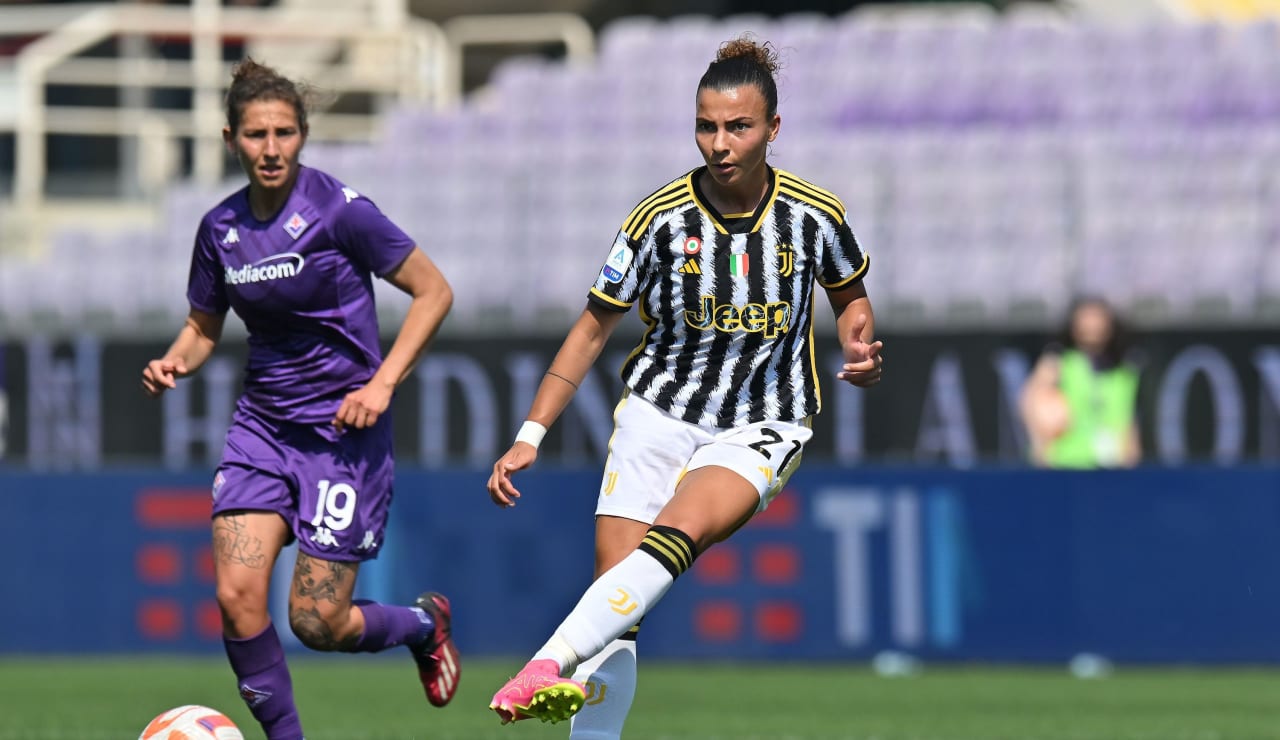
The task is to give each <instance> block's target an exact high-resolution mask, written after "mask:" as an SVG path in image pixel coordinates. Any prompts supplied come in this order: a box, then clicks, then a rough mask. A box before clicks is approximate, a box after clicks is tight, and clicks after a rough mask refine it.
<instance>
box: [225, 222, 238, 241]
mask: <svg viewBox="0 0 1280 740" xmlns="http://www.w3.org/2000/svg"><path fill="white" fill-rule="evenodd" d="M222 243H223V244H239V243H240V234H239V233H238V232H237V231H236V227H234V226H232V227H231V228H230V229H227V235H226V236H224V237H222Z"/></svg>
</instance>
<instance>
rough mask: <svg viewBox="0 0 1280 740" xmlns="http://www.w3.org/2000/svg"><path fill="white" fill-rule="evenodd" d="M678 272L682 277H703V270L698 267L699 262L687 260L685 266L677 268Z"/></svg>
mask: <svg viewBox="0 0 1280 740" xmlns="http://www.w3.org/2000/svg"><path fill="white" fill-rule="evenodd" d="M676 272H678V273H680V274H681V275H701V274H702V268H701V267H698V261H697V260H685V261H684V264H683V265H680V266H679V267H677V268H676Z"/></svg>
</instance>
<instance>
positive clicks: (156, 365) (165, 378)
mask: <svg viewBox="0 0 1280 740" xmlns="http://www.w3.org/2000/svg"><path fill="white" fill-rule="evenodd" d="M186 374H187V364H186V363H185V362H183V361H182V360H180V359H178V360H168V359H161V360H152V361H151V362H148V363H147V366H146V367H144V368H143V369H142V390H144V391H146V392H147V395H149V396H151V397H152V398H155V397H157V396H159V395H160V394H161V393H164V392H165V391H167V390H169V389H170V388H177V387H178V378H181V377H182V376H184V375H186Z"/></svg>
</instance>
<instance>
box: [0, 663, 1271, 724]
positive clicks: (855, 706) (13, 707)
mask: <svg viewBox="0 0 1280 740" xmlns="http://www.w3.org/2000/svg"><path fill="white" fill-rule="evenodd" d="M391 657H392V656H378V657H369V656H339V657H334V658H329V657H315V658H312V657H309V656H298V657H295V658H294V659H293V660H292V665H293V675H294V686H295V691H296V695H297V699H298V706H299V709H300V711H301V712H302V717H303V721H304V726H305V728H306V730H307V736H308V738H309V739H310V740H375V739H383V738H385V739H387V740H391V739H393V738H394V739H396V740H410V739H423V740H425V739H426V738H441V739H444V738H454V739H457V740H483V739H484V738H502V739H505V740H538V739H541V738H564V737H567V734H568V731H567V730H568V725H567V723H566V724H561V725H557V726H553V725H541V724H539V723H537V722H536V721H529V722H520V723H518V724H514V725H508V726H506V727H503V726H500V725H499V723H498V720H497V718H496V716H495V715H493V713H492V712H490V711H489V710H488V709H487V705H488V702H489V698H490V696H492V693H493V691H495V690H496V689H497V688H498V686H500V685H501V684H502V682H503V681H504V680H505V679H506V678H507V676H508V675H509V674H510V673H513V672H514V671H515V670H516V669H517V668H518V667H519V662H520V661H519V659H515V658H513V659H511V660H505V661H493V660H484V661H481V660H472V661H467V662H464V668H463V670H464V672H463V677H462V685H461V688H460V690H459V692H458V696H457V697H456V698H455V699H454V701H453V703H452V704H451V705H450V706H448V707H446V708H444V709H436V708H434V707H431V706H429V705H428V704H427V703H426V700H425V699H424V698H423V697H422V693H421V689H420V687H419V686H418V683H417V680H416V675H415V673H414V671H413V668H412V664H411V663H410V661H409V660H408V658H407V656H402V655H396V656H394V657H395V658H397V659H396V660H392V659H391ZM640 679H641V684H640V689H639V692H638V693H637V696H636V702H635V706H634V708H633V710H632V714H631V719H630V721H629V723H628V726H627V733H626V735H625V737H626V738H628V740H660V739H667V738H670V739H672V740H674V739H676V738H680V739H682V740H686V739H687V740H714V739H716V738H723V739H725V740H728V739H730V738H733V739H734V740H745V739H748V738H759V739H761V740H763V739H765V738H769V739H776V740H796V739H799V738H805V739H810V738H812V739H813V740H841V739H847V740H1280V671H1276V670H1262V669H1199V668H1185V669H1173V668H1170V669H1138V668H1126V667H1124V666H1121V667H1120V668H1119V669H1118V670H1117V671H1116V673H1115V674H1113V675H1112V676H1110V677H1108V678H1104V679H1095V680H1079V679H1075V678H1072V677H1071V676H1070V675H1068V673H1067V671H1066V670H1065V668H1059V667H1045V668H1038V669H1027V668H1003V667H990V666H972V667H970V666H954V667H943V666H925V669H924V671H923V672H922V673H921V674H919V675H916V676H912V677H900V678H882V677H879V676H876V675H874V674H873V673H871V672H870V671H868V670H867V669H866V667H865V666H864V665H861V664H856V665H855V664H849V665H845V664H818V665H813V664H790V663H715V664H712V663H670V662H659V661H650V662H649V663H647V664H645V665H642V666H641V677H640ZM180 704H207V705H210V706H213V707H215V708H218V709H220V710H222V711H223V712H225V713H226V714H228V715H230V716H231V718H232V719H233V720H235V721H236V722H237V723H238V724H239V725H240V727H241V729H243V730H245V735H246V737H249V738H261V737H262V735H261V734H260V731H259V730H258V726H257V724H256V723H254V722H253V720H252V718H251V717H250V716H249V713H248V711H247V710H246V709H245V708H244V705H243V704H241V702H240V699H239V697H238V696H236V693H235V690H234V684H233V681H232V679H231V673H230V669H229V668H227V667H226V665H225V664H224V663H223V661H221V660H219V659H217V658H206V657H201V658H177V657H170V658H109V659H102V658H92V659H90V658H56V659H43V658H41V659H37V658H14V657H12V656H6V657H4V658H2V659H0V740H117V739H120V738H124V739H126V740H132V739H133V738H136V737H137V733H138V732H139V731H140V730H141V729H142V727H143V725H144V724H146V722H147V720H149V719H150V718H151V717H152V716H153V715H155V714H158V713H159V712H161V711H162V710H164V709H167V708H169V707H172V706H177V705H180Z"/></svg>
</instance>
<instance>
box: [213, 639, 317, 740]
mask: <svg viewBox="0 0 1280 740" xmlns="http://www.w3.org/2000/svg"><path fill="white" fill-rule="evenodd" d="M222 644H223V645H224V646H225V647H226V649H227V658H228V659H229V660H230V661H231V670H233V671H235V674H236V681H237V683H238V684H239V686H240V698H242V699H244V703H245V704H248V705H249V711H250V712H253V716H254V718H255V719H257V720H258V722H259V724H261V725H262V730H263V732H265V733H267V740H301V739H302V722H301V721H299V720H298V708H297V707H296V706H294V704H293V681H292V679H290V678H289V666H287V665H286V664H285V661H284V647H283V646H282V645H281V644H280V636H279V635H277V634H276V630H275V627H274V626H272V625H270V624H268V625H267V628H266V629H264V630H263V631H261V632H259V633H258V634H256V635H254V636H253V637H246V638H244V639H236V638H233V637H226V636H223V638H222Z"/></svg>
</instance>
